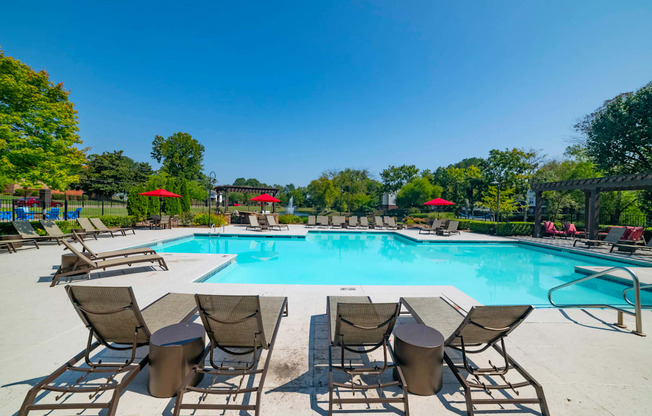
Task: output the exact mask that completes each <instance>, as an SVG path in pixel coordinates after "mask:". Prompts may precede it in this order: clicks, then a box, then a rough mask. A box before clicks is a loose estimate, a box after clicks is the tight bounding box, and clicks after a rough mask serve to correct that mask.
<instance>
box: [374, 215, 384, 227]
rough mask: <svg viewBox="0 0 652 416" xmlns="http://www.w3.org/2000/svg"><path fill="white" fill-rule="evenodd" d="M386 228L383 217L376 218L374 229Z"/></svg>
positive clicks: (377, 216)
mask: <svg viewBox="0 0 652 416" xmlns="http://www.w3.org/2000/svg"><path fill="white" fill-rule="evenodd" d="M384 227H385V226H384V225H383V217H381V216H380V215H376V216H375V217H374V229H381V228H384Z"/></svg>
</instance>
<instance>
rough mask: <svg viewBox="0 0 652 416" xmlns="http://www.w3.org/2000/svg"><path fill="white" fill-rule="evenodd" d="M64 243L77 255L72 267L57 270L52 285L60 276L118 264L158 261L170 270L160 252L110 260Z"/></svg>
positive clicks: (85, 272) (102, 268)
mask: <svg viewBox="0 0 652 416" xmlns="http://www.w3.org/2000/svg"><path fill="white" fill-rule="evenodd" d="M62 243H63V245H64V246H66V248H67V249H68V250H70V252H71V253H73V254H74V256H75V259H76V260H75V262H74V264H72V265H71V266H70V267H66V268H62V267H59V269H58V270H57V272H56V273H55V274H54V276H53V277H52V283H51V284H50V286H55V285H56V284H57V282H58V281H59V279H60V278H62V277H66V276H76V275H80V274H90V273H91V272H93V271H96V270H106V269H107V268H109V267H117V266H131V265H132V264H135V263H158V265H159V266H161V268H163V269H165V270H168V265H167V264H166V263H165V259H163V257H161V256H160V255H158V254H144V255H139V256H129V257H123V258H115V259H109V260H91V259H89V258H88V257H87V256H85V255H83V254H82V253H80V252H79V251H78V250H77V249H76V248H75V247H73V246H72V244H70V243H68V242H67V241H62Z"/></svg>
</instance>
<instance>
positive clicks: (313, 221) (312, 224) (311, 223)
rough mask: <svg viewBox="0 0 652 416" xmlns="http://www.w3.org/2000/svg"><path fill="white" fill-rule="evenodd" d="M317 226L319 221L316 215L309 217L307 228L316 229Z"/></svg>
mask: <svg viewBox="0 0 652 416" xmlns="http://www.w3.org/2000/svg"><path fill="white" fill-rule="evenodd" d="M316 226H317V220H316V219H315V216H314V215H308V223H307V224H306V227H316Z"/></svg>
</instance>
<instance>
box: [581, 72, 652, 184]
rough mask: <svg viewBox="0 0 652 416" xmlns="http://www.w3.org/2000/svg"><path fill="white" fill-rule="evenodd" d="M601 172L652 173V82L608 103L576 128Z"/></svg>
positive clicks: (586, 117) (589, 115)
mask: <svg viewBox="0 0 652 416" xmlns="http://www.w3.org/2000/svg"><path fill="white" fill-rule="evenodd" d="M575 129H576V130H577V131H579V132H581V133H583V134H584V135H585V136H586V149H587V152H588V154H589V155H590V156H591V158H592V159H593V160H594V161H595V164H596V165H597V167H598V169H599V170H601V171H603V172H606V173H610V174H627V173H647V172H652V82H650V83H649V84H647V85H646V86H644V87H643V88H641V89H639V90H638V91H635V92H628V93H624V94H620V95H618V96H616V97H614V98H612V99H611V100H607V101H605V102H604V104H603V105H602V106H601V107H600V108H598V109H597V110H596V111H595V112H593V113H591V114H588V115H587V116H585V117H584V119H583V120H582V121H580V122H579V123H577V124H576V125H575Z"/></svg>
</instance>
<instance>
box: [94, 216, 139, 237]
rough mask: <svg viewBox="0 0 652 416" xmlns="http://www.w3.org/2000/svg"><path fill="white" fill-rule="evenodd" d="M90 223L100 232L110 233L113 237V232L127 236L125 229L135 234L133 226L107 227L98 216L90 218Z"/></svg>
mask: <svg viewBox="0 0 652 416" xmlns="http://www.w3.org/2000/svg"><path fill="white" fill-rule="evenodd" d="M91 223H92V224H93V225H94V226H95V228H97V229H98V230H99V231H100V232H103V233H111V237H113V233H120V234H122V235H123V236H125V237H126V236H127V231H131V232H132V233H133V234H136V230H134V229H133V227H114V228H108V227H107V226H106V225H104V223H103V222H102V220H101V219H99V218H91Z"/></svg>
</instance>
